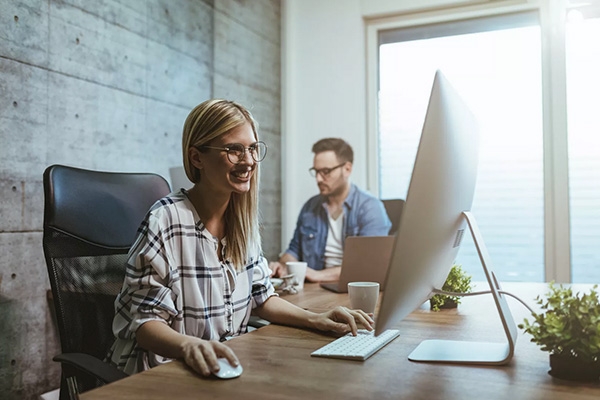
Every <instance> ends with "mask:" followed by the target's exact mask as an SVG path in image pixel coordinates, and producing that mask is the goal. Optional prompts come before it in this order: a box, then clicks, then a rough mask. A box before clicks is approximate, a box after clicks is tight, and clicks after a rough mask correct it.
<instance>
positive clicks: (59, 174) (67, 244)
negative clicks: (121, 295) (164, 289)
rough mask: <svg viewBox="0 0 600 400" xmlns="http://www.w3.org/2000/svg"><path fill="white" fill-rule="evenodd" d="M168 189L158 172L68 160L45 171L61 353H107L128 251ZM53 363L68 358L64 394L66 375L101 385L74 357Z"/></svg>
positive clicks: (81, 387)
mask: <svg viewBox="0 0 600 400" xmlns="http://www.w3.org/2000/svg"><path fill="white" fill-rule="evenodd" d="M169 191H170V189H169V184H168V183H167V181H166V180H165V179H164V178H162V177H161V176H159V175H155V174H147V173H113V172H99V171H90V170H84V169H79V168H72V167H67V166H62V165H53V166H50V167H48V168H47V169H46V171H45V172H44V197H45V202H44V234H43V248H44V255H45V258H46V265H47V267H48V275H49V278H50V286H51V288H52V302H53V304H54V312H55V315H56V322H57V325H58V331H59V336H60V344H61V350H62V353H63V354H65V353H83V354H87V355H89V356H92V357H94V358H97V359H100V360H103V359H104V358H105V357H106V354H107V352H108V349H109V348H110V346H111V345H112V343H113V341H114V336H113V334H112V328H111V325H112V320H113V317H114V301H115V297H116V295H117V293H118V292H119V290H120V289H121V286H122V285H123V279H124V276H125V262H126V257H127V252H128V251H129V248H130V247H131V245H132V244H133V241H134V239H135V236H136V232H137V229H138V227H139V226H140V223H141V222H142V220H143V219H144V216H145V214H146V212H147V211H148V209H149V208H150V207H151V206H152V204H153V203H154V202H155V201H156V200H158V199H159V198H161V197H163V196H165V195H166V194H168V193H169ZM55 360H58V361H61V362H63V364H62V380H61V399H65V398H68V395H67V394H66V393H65V392H68V390H66V386H67V383H66V380H67V378H69V379H73V378H74V381H75V384H76V388H75V389H76V390H77V391H78V392H84V391H86V390H89V389H91V388H94V387H97V386H99V385H100V384H102V382H100V381H98V379H97V377H94V376H90V375H88V374H87V373H84V372H83V370H82V369H80V368H79V367H77V368H75V367H73V365H75V366H77V363H76V362H75V363H70V364H69V363H67V364H65V363H64V360H63V359H60V358H59V357H57V358H55ZM104 364H106V365H107V366H109V365H108V364H107V363H104ZM119 372H120V371H119ZM117 376H118V375H117ZM72 384H73V383H71V385H72ZM71 389H72V388H71Z"/></svg>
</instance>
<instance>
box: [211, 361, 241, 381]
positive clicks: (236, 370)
mask: <svg viewBox="0 0 600 400" xmlns="http://www.w3.org/2000/svg"><path fill="white" fill-rule="evenodd" d="M217 362H218V363H219V366H220V367H221V369H219V372H213V375H214V376H216V377H217V378H221V379H231V378H237V377H238V376H240V375H241V374H242V372H244V369H243V368H242V365H241V364H240V365H238V366H237V367H234V366H233V365H231V364H229V361H227V359H226V358H218V359H217Z"/></svg>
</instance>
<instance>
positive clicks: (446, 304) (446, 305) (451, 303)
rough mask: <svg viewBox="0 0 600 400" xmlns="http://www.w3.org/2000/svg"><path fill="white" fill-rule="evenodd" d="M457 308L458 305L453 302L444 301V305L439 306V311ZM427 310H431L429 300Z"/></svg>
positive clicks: (431, 306) (431, 305)
mask: <svg viewBox="0 0 600 400" xmlns="http://www.w3.org/2000/svg"><path fill="white" fill-rule="evenodd" d="M457 307H458V303H457V302H456V301H454V300H451V299H446V301H445V302H444V304H442V305H440V306H439V309H440V310H442V309H450V308H457ZM429 309H430V310H433V304H432V303H431V300H430V301H429Z"/></svg>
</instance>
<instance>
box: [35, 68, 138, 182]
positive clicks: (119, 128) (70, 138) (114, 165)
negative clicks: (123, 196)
mask: <svg viewBox="0 0 600 400" xmlns="http://www.w3.org/2000/svg"><path fill="white" fill-rule="evenodd" d="M49 93H50V96H51V101H50V105H49V110H48V126H49V127H52V132H54V135H53V136H52V137H51V139H49V141H48V146H47V151H48V155H47V163H48V164H68V165H73V166H77V167H82V168H90V169H99V170H107V171H119V170H123V168H122V165H123V164H124V163H125V162H126V159H129V158H134V159H136V160H140V159H141V158H142V157H143V147H144V144H145V140H142V138H141V137H140V136H142V134H144V130H145V115H146V113H145V104H146V101H145V99H144V98H143V97H141V96H137V95H133V94H129V93H126V92H123V91H119V90H114V89H111V88H108V87H105V86H102V85H98V84H95V83H91V82H87V81H83V80H79V79H72V78H71V77H68V76H65V75H61V74H54V73H52V74H50V76H49ZM134 132H137V133H138V134H134ZM55 138H60V139H59V140H56V139H55Z"/></svg>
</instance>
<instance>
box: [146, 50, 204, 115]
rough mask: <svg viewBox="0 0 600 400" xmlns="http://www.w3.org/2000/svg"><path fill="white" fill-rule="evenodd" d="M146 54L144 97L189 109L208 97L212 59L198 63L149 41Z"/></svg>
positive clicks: (176, 51) (191, 58)
mask: <svg viewBox="0 0 600 400" xmlns="http://www.w3.org/2000/svg"><path fill="white" fill-rule="evenodd" d="M200 42H201V40H200V39H199V40H198V43H200ZM147 51H148V61H147V64H148V66H147V68H148V70H147V95H148V97H150V98H152V99H156V100H161V101H164V102H167V103H171V104H176V105H181V106H189V107H193V106H195V105H196V104H197V103H199V101H198V99H206V98H208V97H210V93H211V84H210V82H211V75H212V71H211V69H212V62H211V61H212V60H210V59H207V60H202V61H199V60H197V59H196V58H194V57H191V56H189V55H188V54H185V53H181V52H179V51H178V50H173V49H171V48H170V47H168V46H166V45H164V44H161V43H157V42H152V41H148V43H147Z"/></svg>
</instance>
